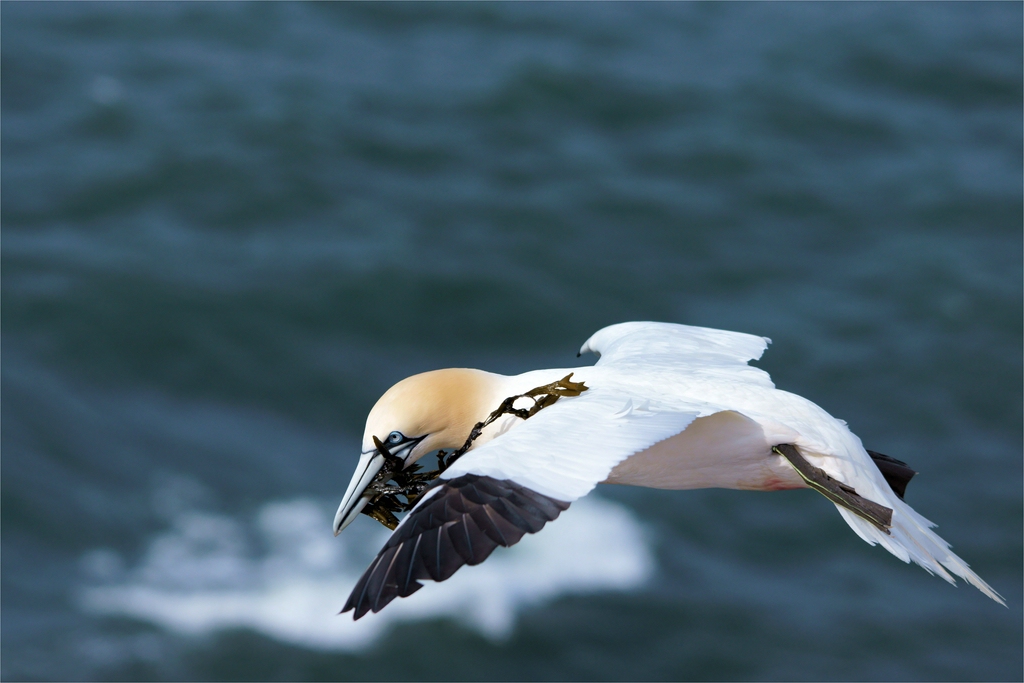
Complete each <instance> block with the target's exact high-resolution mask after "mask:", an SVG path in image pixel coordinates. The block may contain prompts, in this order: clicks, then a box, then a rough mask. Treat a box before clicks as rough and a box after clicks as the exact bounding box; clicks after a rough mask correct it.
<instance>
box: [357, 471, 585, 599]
mask: <svg viewBox="0 0 1024 683" xmlns="http://www.w3.org/2000/svg"><path fill="white" fill-rule="evenodd" d="M437 487H440V491H438V492H437V493H434V494H432V495H431V496H430V498H429V499H427V500H426V501H424V503H423V504H422V505H420V506H419V507H417V508H416V509H414V510H413V511H412V512H410V513H409V516H408V517H407V518H406V519H405V520H404V521H403V522H402V524H401V525H400V526H399V527H398V528H397V529H395V532H394V533H393V534H391V538H389V539H388V542H387V543H386V544H385V545H384V547H383V548H382V549H381V551H380V553H379V554H378V555H377V559H375V560H374V561H373V563H372V564H371V565H370V567H369V568H368V569H367V570H366V572H365V573H363V576H362V577H361V578H360V579H359V581H358V582H357V583H356V586H355V588H353V589H352V594H351V595H350V596H349V598H348V602H346V603H345V608H344V609H342V610H341V611H342V612H348V611H349V610H355V614H354V617H355V618H356V619H358V618H359V617H361V616H363V615H364V614H366V613H367V612H369V611H373V612H379V611H381V610H382V609H384V606H385V605H387V604H388V603H389V602H391V601H392V600H394V599H395V598H398V597H402V598H404V597H407V596H409V595H412V594H413V593H415V592H416V591H417V590H419V589H420V588H422V587H423V584H421V583H420V581H421V580H424V579H430V580H433V581H444V580H445V579H447V578H448V577H450V576H451V575H452V574H454V573H455V572H456V571H457V570H458V569H459V567H461V566H462V565H464V564H468V565H475V564H480V563H481V562H483V561H484V560H486V559H487V557H488V556H489V555H490V554H491V552H492V551H493V550H494V549H495V548H497V547H498V546H499V545H500V546H503V547H508V546H510V545H514V544H516V543H518V542H519V539H521V538H522V537H523V536H524V535H526V534H528V533H529V534H532V533H536V532H538V531H540V530H541V529H542V528H543V527H544V525H545V524H547V523H548V522H550V521H552V520H554V519H555V518H556V517H558V515H559V513H561V512H562V511H563V510H565V509H566V508H568V507H569V504H568V503H565V502H563V501H560V500H556V499H554V498H549V497H547V496H545V495H542V494H540V493H537V492H536V491H531V490H530V489H528V488H526V487H524V486H522V485H520V484H517V483H516V482H514V481H510V480H507V479H493V478H491V477H482V476H478V475H475V474H466V475H463V476H461V477H456V478H455V479H451V480H443V479H438V480H437V481H436V482H435V483H434V484H432V485H431V486H430V488H428V489H427V491H428V492H429V491H430V490H431V489H435V488H437Z"/></svg>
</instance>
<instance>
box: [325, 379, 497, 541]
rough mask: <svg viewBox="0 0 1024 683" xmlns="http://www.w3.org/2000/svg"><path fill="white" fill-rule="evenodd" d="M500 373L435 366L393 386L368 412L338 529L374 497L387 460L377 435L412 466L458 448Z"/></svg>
mask: <svg viewBox="0 0 1024 683" xmlns="http://www.w3.org/2000/svg"><path fill="white" fill-rule="evenodd" d="M497 377H498V376H497V375H492V374H491V373H489V372H484V371H482V370H470V369H467V368H453V369H447V370H434V371H432V372H424V373H423V374H420V375H413V376H412V377H407V378H406V379H403V380H402V381H401V382H399V383H398V384H396V385H395V386H393V387H391V388H390V389H388V390H387V392H385V394H384V395H383V396H381V397H380V399H379V400H378V401H377V404H376V405H374V406H373V409H372V410H371V411H370V414H369V416H367V418H366V430H365V431H364V432H363V445H362V454H361V455H360V457H359V464H358V465H357V466H356V471H355V474H353V475H352V481H351V482H350V483H349V485H348V490H347V491H346V492H345V497H344V498H343V499H342V501H341V505H340V506H339V507H338V514H337V515H336V516H335V517H334V535H335V536H337V535H338V534H339V533H341V530H342V529H344V528H345V527H346V526H348V525H349V524H350V523H351V522H352V520H353V519H355V518H356V517H357V516H358V515H359V512H360V511H361V510H362V509H363V507H364V506H365V505H366V503H367V501H368V500H369V498H370V496H369V495H364V494H366V488H367V487H368V486H369V485H370V482H372V481H373V478H374V477H375V476H377V473H378V472H379V471H380V469H381V467H382V466H383V465H384V457H383V456H382V455H380V453H379V452H378V451H377V447H376V445H375V444H374V441H373V439H374V437H376V438H377V439H379V440H380V441H381V442H382V443H383V444H384V445H385V446H386V447H387V449H388V451H390V452H391V454H392V455H394V456H396V457H398V458H401V459H402V460H403V461H405V466H406V467H408V466H409V465H411V464H412V463H414V462H416V461H417V460H418V459H420V458H421V457H423V456H424V455H426V454H427V453H430V452H432V451H436V450H437V449H439V448H458V447H459V446H462V444H463V443H465V441H466V438H467V437H468V436H469V433H470V431H471V430H472V429H473V426H474V425H475V424H476V423H477V422H479V421H481V420H483V419H484V418H485V417H487V414H488V412H489V411H490V410H491V409H492V408H493V406H492V407H488V405H489V403H490V402H491V400H492V394H493V393H494V392H493V387H494V385H495V382H496V379H497Z"/></svg>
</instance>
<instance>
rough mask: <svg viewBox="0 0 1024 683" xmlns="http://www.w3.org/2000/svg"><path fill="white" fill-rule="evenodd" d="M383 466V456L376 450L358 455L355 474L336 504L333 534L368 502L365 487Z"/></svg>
mask: <svg viewBox="0 0 1024 683" xmlns="http://www.w3.org/2000/svg"><path fill="white" fill-rule="evenodd" d="M383 466H384V458H383V456H381V455H380V454H379V453H377V452H376V451H370V452H369V453H363V454H362V455H361V456H360V458H359V464H358V465H357V466H356V471H355V474H353V475H352V481H351V482H349V485H348V490H347V491H345V497H344V498H342V499H341V505H339V506H338V514H336V515H335V516H334V535H335V536H337V535H338V534H340V533H341V530H342V529H344V528H345V527H347V526H348V525H349V524H351V523H352V520H354V519H355V518H356V517H358V516H359V513H360V511H362V509H363V508H364V507H365V506H366V503H367V502H369V500H370V496H369V495H363V494H365V493H366V487H367V486H369V485H370V482H371V481H373V478H374V477H375V476H377V473H378V472H380V468H381V467H383Z"/></svg>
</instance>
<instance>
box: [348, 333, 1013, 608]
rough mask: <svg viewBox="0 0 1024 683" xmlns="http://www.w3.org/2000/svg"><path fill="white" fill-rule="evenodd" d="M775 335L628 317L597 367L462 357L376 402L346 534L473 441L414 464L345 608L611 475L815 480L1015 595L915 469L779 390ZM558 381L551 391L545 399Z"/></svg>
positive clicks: (854, 512)
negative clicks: (762, 365)
mask: <svg viewBox="0 0 1024 683" xmlns="http://www.w3.org/2000/svg"><path fill="white" fill-rule="evenodd" d="M769 342H770V340H769V339H767V338H764V337H757V336H754V335H750V334H743V333H739V332H727V331H724V330H714V329H709V328H703V327H690V326H687V325H675V324H669V323H654V322H630V323H621V324H618V325H611V326H610V327H606V328H604V329H602V330H599V331H598V332H597V333H595V334H594V335H593V336H592V337H591V338H590V339H589V340H587V342H586V343H585V344H584V345H583V347H582V349H580V354H583V353H588V352H592V353H596V354H598V355H599V356H600V358H599V360H598V362H597V364H596V365H593V366H586V367H579V368H569V369H552V370H534V371H532V372H527V373H524V374H521V375H516V376H513V377H507V376H504V375H498V374H493V373H489V372H484V371H482V370H471V369H465V368H458V369H447V370H435V371H433V372H426V373H423V374H420V375H414V376H413V377H409V378H407V379H404V380H402V381H401V382H399V383H398V384H396V385H395V386H393V387H391V388H390V389H389V390H388V391H387V392H386V393H385V394H384V395H383V396H382V397H381V398H380V400H379V401H377V404H376V405H375V406H374V407H373V409H372V410H371V411H370V414H369V416H368V417H367V419H366V431H365V432H364V435H363V444H362V456H361V457H360V459H359V463H358V465H357V466H356V471H355V474H354V475H353V477H352V481H351V483H350V484H349V487H348V490H347V491H346V492H345V497H344V498H343V499H342V501H341V505H340V507H339V508H338V513H337V516H336V517H335V519H334V533H335V535H337V534H338V533H340V532H341V530H342V529H344V528H345V527H346V526H348V525H349V524H350V523H351V522H352V520H353V519H355V518H356V517H357V516H358V515H359V513H360V512H364V511H366V510H364V508H366V506H367V504H368V503H371V505H370V507H369V508H367V510H369V511H371V512H372V511H373V509H374V507H375V505H376V503H375V501H379V500H381V497H380V495H379V494H381V493H382V492H384V493H385V497H386V494H387V493H388V492H391V493H394V492H396V491H397V490H398V489H400V488H401V486H399V485H391V488H387V487H386V482H387V481H388V480H389V479H392V478H393V479H394V480H395V481H396V482H402V481H404V480H402V479H401V477H402V476H403V473H408V472H411V471H414V470H416V469H418V468H412V469H411V470H410V469H406V468H409V466H410V465H412V463H414V462H415V461H417V460H418V459H420V458H422V457H423V456H424V455H427V454H429V453H431V452H434V451H437V450H438V449H446V448H458V447H460V446H462V447H463V450H465V451H466V452H465V454H464V455H460V454H459V453H458V452H457V453H456V454H455V457H457V459H455V460H454V461H452V460H449V461H448V463H450V464H448V466H447V468H444V465H441V466H440V467H439V469H443V471H441V472H440V474H439V475H436V478H433V477H429V476H427V475H416V476H419V477H420V478H421V479H422V480H424V481H423V483H421V485H420V487H419V489H418V490H415V491H414V492H413V493H409V492H408V491H404V492H403V495H407V497H408V498H409V499H410V501H411V502H413V503H415V506H414V507H412V509H411V511H410V512H409V513H408V515H407V516H406V517H405V518H404V519H403V520H402V522H401V523H400V524H398V526H397V528H396V529H395V531H394V533H393V534H392V535H391V537H390V538H389V539H388V541H387V543H386V544H385V546H384V548H383V549H382V550H381V551H380V553H379V554H378V555H377V558H376V560H374V562H373V563H372V564H371V565H370V567H369V568H368V569H367V570H366V572H365V573H364V574H363V576H362V578H360V580H359V581H358V583H357V584H356V586H355V588H354V589H353V591H352V595H351V596H350V597H349V599H348V602H347V603H346V605H345V607H344V609H343V610H342V611H343V612H347V611H349V610H355V613H354V617H355V618H356V619H358V618H360V617H361V616H363V615H364V614H365V613H366V612H367V611H370V610H372V611H373V612H378V611H380V610H381V609H383V608H384V606H385V605H387V604H388V603H389V602H391V601H392V600H394V599H395V598H396V597H406V596H409V595H411V594H412V593H414V592H415V591H417V590H419V589H420V588H421V587H422V584H421V583H420V581H421V580H433V581H444V580H445V579H447V578H449V577H450V576H451V575H452V574H454V573H455V571H456V570H457V569H459V567H461V566H462V565H465V564H468V565H476V564H479V563H481V562H483V561H484V560H485V559H487V557H488V556H489V555H490V554H491V552H492V551H493V550H494V549H495V548H496V547H497V546H505V547H507V546H511V545H513V544H515V543H517V542H518V541H519V540H520V539H521V538H522V537H523V535H525V534H527V533H536V532H538V531H540V530H541V528H542V527H543V526H544V525H545V524H546V523H547V522H550V521H553V520H554V519H555V518H556V517H558V515H559V513H560V512H561V511H562V510H565V509H566V508H568V507H569V505H570V504H571V503H572V502H573V501H575V500H576V499H577V498H580V497H582V496H585V495H586V494H587V493H589V492H590V491H591V490H592V489H593V488H594V487H595V486H596V485H597V484H599V483H607V484H626V485H631V486H647V487H650V488H659V489H677V490H682V489H699V488H728V489H745V490H752V491H779V490H784V489H796V488H813V489H815V490H817V491H819V492H820V493H822V494H823V495H825V497H826V498H828V499H829V500H831V501H832V502H833V503H835V505H836V507H837V508H838V510H839V513H840V514H841V515H842V516H843V518H844V519H845V520H846V522H847V524H849V525H850V526H851V527H852V528H853V530H854V531H855V532H856V533H857V535H858V536H860V537H861V538H862V539H864V540H865V541H867V542H868V543H869V544H871V545H875V544H876V543H878V544H880V545H882V547H884V548H885V549H886V550H888V551H889V552H891V553H892V554H893V555H895V556H896V557H898V558H900V559H901V560H903V561H904V562H910V561H914V562H916V563H917V564H919V565H921V566H922V567H924V568H925V570H926V571H928V572H929V573H934V574H938V575H939V576H940V577H942V578H944V579H946V580H947V581H949V582H950V583H953V584H955V580H954V579H953V577H952V576H951V575H950V574H951V573H952V574H955V575H956V576H959V577H961V578H963V579H964V580H965V581H967V582H968V583H970V584H971V585H973V586H975V587H977V588H978V589H979V590H980V591H981V592H983V593H984V594H985V595H987V596H989V597H990V598H992V599H993V600H995V601H997V602H999V603H1000V604H1003V605H1005V604H1006V603H1005V602H1004V601H1003V599H1002V597H1001V596H1000V595H999V594H998V593H996V592H995V591H994V590H993V589H992V588H991V587H990V586H989V585H988V584H987V583H985V582H984V581H983V580H982V579H981V578H980V577H979V576H978V575H977V574H975V573H974V572H973V571H971V570H970V568H969V567H968V565H967V563H966V562H964V561H963V560H961V559H960V558H959V557H957V556H956V555H955V554H953V552H952V551H951V550H950V548H949V544H948V543H946V541H944V540H943V539H942V538H940V537H939V536H938V534H936V533H935V532H933V531H932V530H931V527H934V526H935V525H934V524H933V523H932V522H929V521H928V520H927V519H925V518H924V517H922V516H921V515H919V514H918V513H917V512H915V511H914V510H913V509H912V508H911V507H910V506H909V505H907V504H906V503H905V502H904V501H903V492H904V488H905V487H906V484H907V482H908V481H909V480H910V478H911V477H912V476H913V475H914V474H915V472H914V471H913V470H911V469H910V468H909V467H907V466H906V465H905V463H902V462H900V461H898V460H895V459H893V458H889V457H888V456H885V455H881V454H879V453H874V452H873V451H866V450H865V449H864V446H863V445H862V444H861V441H860V439H859V438H858V437H857V436H855V435H854V434H853V433H852V432H851V431H850V430H849V429H848V428H847V426H846V423H844V422H842V421H840V420H837V419H835V418H834V417H832V416H831V415H829V414H828V413H826V412H825V411H824V410H822V409H821V408H819V407H818V406H817V405H815V404H814V403H811V402H810V401H808V400H807V399H805V398H802V397H800V396H797V395H795V394H791V393H788V392H785V391H780V390H779V389H776V388H775V385H774V384H773V383H772V381H771V379H770V378H769V376H768V373H766V372H764V371H763V370H759V369H757V368H754V367H751V366H749V365H748V364H747V361H749V360H756V359H758V358H760V357H761V354H762V353H764V351H765V349H766V348H767V345H768V343H769ZM569 374H571V378H570V377H567V375H569ZM577 383H578V384H577ZM531 389H536V390H537V391H534V392H531V391H530V390H531ZM542 389H543V390H542ZM527 393H532V394H534V396H533V397H529V396H524V395H525V394H527ZM545 393H546V394H549V395H552V396H549V397H548V398H546V399H545V398H544V396H543V394H545ZM554 395H557V396H559V398H554V397H553V396H554ZM517 396H518V397H519V398H517V399H516V400H515V401H514V403H513V402H512V401H509V402H507V403H506V407H508V406H512V407H513V408H516V409H520V412H519V414H518V416H517V415H515V414H508V413H504V414H502V411H499V410H496V409H497V408H498V407H499V405H501V404H502V403H503V402H504V401H506V399H509V398H511V397H517ZM538 401H539V403H538ZM554 401H557V402H554ZM534 406H536V407H535V408H534V410H533V411H531V412H530V414H527V412H526V411H527V409H529V408H531V407H534ZM489 416H490V417H491V418H492V420H491V421H490V422H489V423H487V422H488V417H489ZM524 418H526V419H524ZM474 426H476V428H477V429H476V431H475V432H474ZM481 427H482V428H481ZM471 433H472V435H473V438H470V437H471ZM448 454H449V456H451V455H452V454H451V452H450V451H449V452H448ZM382 468H383V471H382ZM413 478H415V477H413ZM428 479H432V481H430V482H429V484H426V483H425V482H426V480H428ZM406 483H408V482H407V481H406ZM424 485H425V490H422V489H423V488H424ZM382 486H383V487H384V488H382ZM421 490H422V495H418V494H419V493H420V491H421ZM394 500H395V501H397V499H394ZM392 509H397V508H392ZM372 516H374V517H375V518H376V519H378V520H379V521H381V522H382V523H387V524H388V525H389V526H393V524H394V522H396V521H397V520H395V518H394V517H393V516H392V515H390V513H389V512H385V513H375V514H373V515H372Z"/></svg>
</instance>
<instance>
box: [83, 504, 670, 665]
mask: <svg viewBox="0 0 1024 683" xmlns="http://www.w3.org/2000/svg"><path fill="white" fill-rule="evenodd" d="M332 518H333V509H332V507H331V505H330V504H329V503H326V502H324V503H321V502H318V501H313V500H309V499H299V500H293V501H288V502H277V503H270V504H268V505H265V506H264V507H263V508H262V509H261V511H260V512H259V514H258V516H257V518H256V520H255V521H254V523H253V524H252V528H251V529H250V528H249V527H248V526H247V525H244V524H241V523H239V522H238V521H236V520H234V519H231V518H229V517H225V516H222V515H214V514H210V513H203V512H195V511H191V512H181V513H179V514H178V515H177V516H176V518H175V520H174V523H173V527H172V529H171V530H169V531H168V532H166V533H164V534H161V535H160V536H158V537H156V538H155V539H154V540H153V541H152V542H151V544H150V546H149V548H148V549H147V551H146V553H145V554H144V555H143V557H142V559H141V561H140V562H139V564H138V565H137V566H136V567H134V568H131V569H127V570H126V569H124V562H123V560H122V559H121V558H120V557H119V556H118V555H117V554H116V553H113V552H112V551H109V550H95V551H93V552H91V553H89V554H87V555H86V556H85V557H84V558H83V567H84V569H85V571H86V573H87V574H88V575H89V577H90V580H89V585H88V586H87V587H86V588H84V589H83V590H82V591H81V592H80V594H79V604H80V605H81V607H82V608H83V609H84V610H86V611H88V612H90V613H93V614H103V615H124V616H130V617H134V618H138V619H143V620H146V621H150V622H153V623H156V624H158V625H160V626H163V627H165V628H167V629H170V630H172V631H175V632H178V633H183V634H192V635H202V634H207V633H210V632H212V631H215V630H218V629H226V628H250V629H253V630H256V631H259V632H261V633H264V634H266V635H268V636H270V637H273V638H275V639H278V640H281V641H285V642H289V643H294V644H297V645H301V646H304V647H311V648H318V649H327V650H354V649H359V648H362V647H365V646H367V645H369V644H370V643H372V642H373V641H374V640H375V639H376V638H377V637H378V636H380V635H381V634H382V633H383V632H384V631H385V630H386V629H387V628H388V627H389V626H390V625H391V624H394V623H396V622H399V621H412V620H422V619H431V618H437V617H452V618H455V619H458V620H460V621H462V622H463V623H465V624H468V625H470V626H471V627H474V628H476V629H478V630H479V631H480V632H481V633H483V634H484V635H486V636H488V637H491V638H502V637H504V636H506V635H508V634H509V633H510V632H511V630H512V628H513V626H514V623H515V617H516V613H517V612H518V610H520V609H521V608H523V607H526V606H528V605H533V604H537V603H540V602H543V601H545V600H550V599H552V598H555V597H557V596H560V595H566V594H571V593H586V592H594V591H602V590H621V589H629V588H634V587H637V586H639V585H640V584H642V583H643V582H644V581H645V580H646V579H647V577H648V576H650V574H651V572H652V570H653V566H654V560H653V558H652V554H651V551H650V548H649V545H648V541H647V539H646V533H645V530H644V529H643V528H642V527H641V525H640V523H639V522H638V521H637V520H636V518H635V517H634V516H633V515H632V513H630V511H629V510H627V509H626V508H624V507H622V506H621V505H618V504H616V503H612V502H609V501H607V500H603V499H601V498H599V497H597V496H593V495H592V496H590V497H588V498H584V499H582V500H580V501H577V502H576V503H574V504H573V505H572V506H571V507H570V508H569V509H568V510H567V511H566V512H564V513H562V515H561V516H560V517H559V519H558V520H557V521H556V522H554V523H552V524H549V525H548V526H546V527H545V528H544V530H543V532H542V533H539V534H536V535H527V536H526V537H524V538H523V540H522V541H521V542H520V543H519V544H518V545H516V546H514V547H512V548H509V549H504V548H498V549H497V550H496V551H495V552H494V554H493V555H492V556H491V557H490V558H489V559H488V560H487V561H486V562H484V563H483V564H481V565H479V566H477V567H465V568H463V569H461V570H460V571H459V572H458V573H457V574H456V575H455V576H454V577H452V578H451V579H449V580H448V581H446V582H443V583H440V584H435V583H433V582H426V583H425V585H424V587H423V588H422V589H421V590H420V591H419V592H417V593H416V594H415V595H414V596H412V597H410V598H405V599H398V600H395V601H394V602H393V603H391V604H390V605H388V607H387V608H386V609H385V610H383V611H382V612H380V613H379V614H368V615H367V616H366V617H364V618H363V619H360V620H359V621H353V620H352V618H351V616H350V615H349V614H345V615H341V616H338V614H337V612H338V610H339V609H340V608H341V606H342V605H344V603H345V600H346V599H347V597H348V592H349V591H350V590H351V588H352V586H353V585H354V583H355V581H356V580H357V579H358V577H359V575H360V574H361V573H362V571H363V569H365V567H366V566H367V564H368V562H369V561H370V559H372V556H373V553H374V552H376V550H378V549H379V548H380V547H381V545H382V544H383V542H384V539H385V538H386V537H387V534H388V532H387V530H385V529H383V527H380V528H379V529H373V528H372V527H370V525H369V523H364V524H362V525H361V528H358V527H360V525H359V524H356V525H353V526H351V527H349V529H346V531H345V533H343V534H342V535H341V536H339V537H338V538H334V537H332V536H331V533H330V528H331V520H332ZM363 521H364V522H366V521H367V520H363ZM254 548H260V549H261V550H260V551H256V550H255V549H254Z"/></svg>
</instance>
